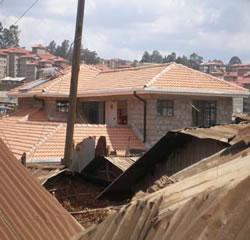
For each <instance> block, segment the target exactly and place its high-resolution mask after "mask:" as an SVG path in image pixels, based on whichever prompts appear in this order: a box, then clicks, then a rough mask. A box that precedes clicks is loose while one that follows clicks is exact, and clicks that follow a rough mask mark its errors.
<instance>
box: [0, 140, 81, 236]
mask: <svg viewBox="0 0 250 240" xmlns="http://www.w3.org/2000/svg"><path fill="white" fill-rule="evenodd" d="M0 176H1V177H0V203H1V204H0V226H1V227H0V236H1V239H6V240H8V239H11V240H13V239H18V240H19V239H44V240H47V239H51V240H52V239H54V240H57V239H65V240H66V239H70V238H72V237H73V236H74V235H76V234H77V233H79V232H80V231H82V230H83V228H82V227H81V225H80V224H79V223H77V221H76V220H75V219H74V218H73V217H71V216H70V214H69V213H68V212H67V211H66V210H65V209H64V208H63V207H62V206H61V205H60V204H59V203H58V202H57V201H56V199H55V198H54V197H53V196H52V195H50V194H49V193H48V192H47V191H46V190H45V189H44V188H43V187H42V186H41V185H40V184H39V183H38V182H37V181H36V180H35V179H34V178H33V177H32V176H31V175H30V174H29V173H28V171H27V170H26V169H25V168H24V166H22V165H21V163H20V162H19V161H17V159H16V158H15V157H14V155H13V154H12V153H11V152H10V151H9V149H8V148H7V147H6V146H5V144H4V142H3V141H2V140H1V139H0Z"/></svg>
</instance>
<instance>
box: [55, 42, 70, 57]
mask: <svg viewBox="0 0 250 240" xmlns="http://www.w3.org/2000/svg"><path fill="white" fill-rule="evenodd" d="M68 50H69V40H64V41H63V42H62V44H61V45H59V46H57V48H56V51H55V55H56V56H60V57H63V58H66V56H67V53H68Z"/></svg>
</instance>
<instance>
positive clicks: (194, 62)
mask: <svg viewBox="0 0 250 240" xmlns="http://www.w3.org/2000/svg"><path fill="white" fill-rule="evenodd" d="M189 62H190V67H191V68H193V69H196V70H199V66H200V64H201V63H202V62H203V57H201V56H199V55H198V54H196V53H192V54H191V55H190V57H189Z"/></svg>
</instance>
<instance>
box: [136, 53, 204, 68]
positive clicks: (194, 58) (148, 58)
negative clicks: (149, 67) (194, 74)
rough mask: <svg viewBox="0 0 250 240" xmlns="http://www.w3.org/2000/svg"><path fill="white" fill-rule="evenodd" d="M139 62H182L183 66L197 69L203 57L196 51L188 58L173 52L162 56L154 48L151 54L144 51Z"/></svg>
mask: <svg viewBox="0 0 250 240" xmlns="http://www.w3.org/2000/svg"><path fill="white" fill-rule="evenodd" d="M140 62H141V63H170V62H176V63H178V64H183V65H185V66H188V67H191V68H193V69H197V70H198V69H199V65H200V64H201V63H202V62H203V57H201V56H199V55H198V54H196V53H192V54H191V55H190V56H189V58H188V57H186V56H182V57H181V56H178V57H177V55H176V53H175V52H172V53H171V54H169V55H167V56H166V55H165V56H164V57H162V55H161V53H160V52H159V51H157V50H154V51H153V52H152V54H150V53H149V52H147V51H145V52H144V53H143V55H142V58H141V61H140Z"/></svg>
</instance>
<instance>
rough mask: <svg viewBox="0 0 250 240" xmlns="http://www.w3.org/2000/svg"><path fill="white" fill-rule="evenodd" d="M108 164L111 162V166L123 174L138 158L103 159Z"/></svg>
mask: <svg viewBox="0 0 250 240" xmlns="http://www.w3.org/2000/svg"><path fill="white" fill-rule="evenodd" d="M104 158H105V159H107V160H108V161H109V162H111V163H112V164H113V165H115V166H116V167H118V168H119V169H121V170H122V171H123V172H124V171H126V170H127V169H128V168H129V167H130V166H131V165H132V164H134V163H135V162H136V161H137V160H138V159H139V157H115V156H109V157H104Z"/></svg>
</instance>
